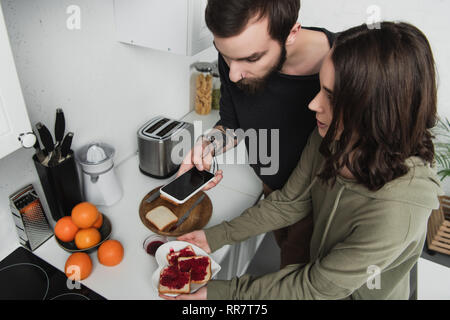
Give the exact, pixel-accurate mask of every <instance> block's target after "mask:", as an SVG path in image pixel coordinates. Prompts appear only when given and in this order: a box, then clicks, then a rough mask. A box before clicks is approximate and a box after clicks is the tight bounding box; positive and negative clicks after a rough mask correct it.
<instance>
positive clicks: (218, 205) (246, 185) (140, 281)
mask: <svg viewBox="0 0 450 320" xmlns="http://www.w3.org/2000/svg"><path fill="white" fill-rule="evenodd" d="M217 119H218V113H217V111H213V112H212V113H211V114H210V115H208V116H199V115H197V114H195V112H192V113H190V114H189V115H187V116H186V117H185V118H183V120H186V121H190V122H193V121H194V120H201V121H202V122H203V126H204V128H205V130H206V128H208V127H211V126H212V125H214V124H215V122H216V121H217ZM239 148H244V150H245V146H244V145H243V144H242V146H240V147H238V149H239ZM138 162H139V159H138V156H137V155H134V156H133V157H131V158H129V159H127V160H126V161H124V162H122V163H121V164H120V165H119V166H118V167H116V174H117V176H118V178H119V180H120V181H121V184H122V186H123V189H124V195H123V198H122V199H121V200H120V201H119V202H118V203H117V204H115V205H114V206H111V207H99V210H100V211H101V212H103V213H104V214H105V215H106V216H108V218H109V219H110V220H111V224H112V234H111V239H115V240H118V241H120V242H121V243H122V245H123V247H124V251H125V255H124V258H123V260H122V262H121V263H120V264H119V265H117V266H115V267H105V266H103V265H101V264H100V263H99V262H98V259H97V253H96V252H94V253H92V254H91V255H90V256H91V259H92V262H93V270H92V273H91V275H90V276H89V277H88V278H87V279H85V280H83V281H81V282H82V283H83V284H84V285H86V286H88V287H89V288H91V289H92V290H94V291H95V292H97V293H99V294H101V295H102V296H104V297H105V298H107V299H160V298H159V297H158V293H157V291H156V290H155V289H154V288H153V286H152V284H151V276H152V274H153V272H154V271H155V270H156V269H157V263H156V260H155V258H154V257H152V256H150V255H148V254H147V253H146V252H145V250H144V249H143V248H142V243H143V241H144V239H145V238H146V237H148V236H149V235H150V234H152V232H151V231H150V230H149V229H147V228H146V227H145V226H144V224H143V223H142V222H141V220H140V217H139V204H140V202H141V200H142V199H143V197H144V196H145V195H146V194H147V193H148V192H149V191H151V190H152V189H154V188H155V187H157V186H160V185H163V184H166V183H167V182H168V181H169V180H170V179H166V180H157V179H154V178H150V177H147V176H145V175H143V174H142V173H141V172H140V171H139V166H138V164H139V163H138ZM220 163H221V161H220V160H219V164H220ZM220 169H222V170H223V171H224V179H223V180H222V182H221V183H220V184H219V185H218V186H216V187H215V188H213V189H211V190H209V191H207V194H208V196H209V197H210V198H211V201H212V204H213V213H212V217H211V219H210V221H209V223H208V224H207V225H206V227H210V226H213V225H216V224H218V223H220V222H222V221H224V220H231V219H232V218H234V217H236V216H239V215H240V214H241V213H242V211H244V210H245V209H246V208H248V207H251V206H252V205H253V204H254V203H255V201H256V200H257V198H258V196H259V195H260V192H261V189H262V188H261V183H260V182H259V180H258V178H257V177H256V175H255V174H254V172H253V170H252V169H251V168H250V167H249V165H248V164H223V163H222V164H220ZM229 248H230V247H229V246H225V247H223V248H221V249H220V250H218V251H216V252H215V253H213V254H212V257H213V259H214V260H215V261H216V262H217V263H219V264H221V263H223V262H224V259H225V257H226V254H227V253H228V251H229ZM34 253H35V254H36V255H37V256H39V257H41V258H42V259H44V260H45V261H47V262H49V263H50V264H52V265H53V266H55V267H56V268H58V269H59V270H61V271H63V270H64V265H65V262H66V260H67V258H68V257H69V255H70V254H69V253H68V252H65V251H64V250H62V249H61V248H60V247H59V246H58V245H57V243H56V240H55V239H54V238H51V239H49V240H48V241H47V242H46V243H44V244H43V245H42V246H41V247H40V248H38V249H37V250H35V251H34Z"/></svg>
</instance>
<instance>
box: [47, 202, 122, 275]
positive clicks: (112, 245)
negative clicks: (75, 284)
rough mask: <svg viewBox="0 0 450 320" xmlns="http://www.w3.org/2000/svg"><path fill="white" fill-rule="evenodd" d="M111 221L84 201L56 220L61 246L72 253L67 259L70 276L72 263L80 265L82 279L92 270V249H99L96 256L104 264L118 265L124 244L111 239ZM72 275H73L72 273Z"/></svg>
mask: <svg viewBox="0 0 450 320" xmlns="http://www.w3.org/2000/svg"><path fill="white" fill-rule="evenodd" d="M111 230H112V227H111V222H110V221H109V219H108V217H106V216H105V215H104V214H102V213H101V212H99V211H98V209H97V207H96V206H95V205H93V204H91V203H89V202H82V203H80V204H78V205H76V206H75V207H74V208H73V209H72V213H71V215H70V216H66V217H63V218H61V219H59V220H58V221H57V222H56V225H55V230H54V232H55V239H56V242H57V243H58V244H59V246H60V247H61V248H63V249H64V250H65V251H67V252H70V253H72V255H71V256H70V257H69V258H68V259H67V262H66V266H65V270H66V274H67V276H68V277H69V274H70V273H71V272H70V270H69V271H68V268H69V267H71V266H77V267H80V269H81V273H80V274H79V275H78V279H75V280H83V279H85V278H86V277H87V276H89V274H90V273H91V270H92V261H91V259H90V257H89V255H88V254H89V253H92V252H94V251H95V250H97V249H98V251H97V257H98V260H99V262H100V263H101V264H103V265H105V266H115V265H118V264H119V263H120V262H121V261H122V259H123V255H124V251H123V247H122V244H121V243H120V242H119V241H117V240H108V239H109V237H110V235H111ZM69 278H70V277H69Z"/></svg>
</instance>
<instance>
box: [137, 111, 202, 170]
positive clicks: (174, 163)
mask: <svg viewBox="0 0 450 320" xmlns="http://www.w3.org/2000/svg"><path fill="white" fill-rule="evenodd" d="M137 136H138V149H139V151H138V152H139V169H140V170H141V172H142V173H144V174H145V175H147V176H150V177H152V178H157V179H166V178H168V177H170V176H172V175H174V174H175V173H176V172H177V171H178V169H179V167H180V164H181V162H182V161H183V159H184V156H185V155H186V154H187V152H189V151H190V150H191V148H192V147H193V144H194V125H193V124H192V123H189V122H184V121H178V120H173V119H169V118H166V117H162V116H159V117H155V118H153V119H152V120H150V121H148V122H147V123H146V124H144V125H143V126H142V127H141V128H140V129H139V130H138V132H137ZM180 140H181V141H180ZM175 148H176V150H174V149H175Z"/></svg>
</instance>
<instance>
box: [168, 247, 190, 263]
mask: <svg viewBox="0 0 450 320" xmlns="http://www.w3.org/2000/svg"><path fill="white" fill-rule="evenodd" d="M172 250H173V249H172ZM172 250H171V252H170V253H168V254H167V256H166V257H167V262H168V263H169V265H175V266H176V265H178V258H179V257H193V256H195V255H196V254H195V251H194V249H192V247H191V246H187V247H185V248H183V249H181V250H179V251H172Z"/></svg>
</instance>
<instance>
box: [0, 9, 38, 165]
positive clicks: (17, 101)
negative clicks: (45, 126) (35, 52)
mask: <svg viewBox="0 0 450 320" xmlns="http://www.w3.org/2000/svg"><path fill="white" fill-rule="evenodd" d="M0 70H1V72H0V159H1V158H4V157H5V156H7V155H8V154H10V153H12V152H14V151H16V150H17V149H19V148H21V147H22V144H21V142H20V141H19V136H20V134H22V133H24V134H26V133H29V132H31V124H30V120H29V118H28V113H27V109H26V106H25V101H24V98H23V95H22V90H21V88H20V83H19V77H18V76H17V71H16V66H15V64H14V59H13V55H12V52H11V46H10V44H9V38H8V32H7V30H6V25H5V20H4V17H3V11H2V9H1V6H0Z"/></svg>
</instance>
